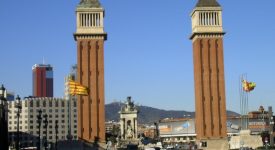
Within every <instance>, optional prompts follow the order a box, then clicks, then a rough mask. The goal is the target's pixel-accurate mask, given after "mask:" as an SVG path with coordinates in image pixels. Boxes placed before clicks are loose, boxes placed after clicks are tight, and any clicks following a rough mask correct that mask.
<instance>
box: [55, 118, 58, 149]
mask: <svg viewBox="0 0 275 150" xmlns="http://www.w3.org/2000/svg"><path fill="white" fill-rule="evenodd" d="M57 140H58V120H55V149H56V150H57Z"/></svg>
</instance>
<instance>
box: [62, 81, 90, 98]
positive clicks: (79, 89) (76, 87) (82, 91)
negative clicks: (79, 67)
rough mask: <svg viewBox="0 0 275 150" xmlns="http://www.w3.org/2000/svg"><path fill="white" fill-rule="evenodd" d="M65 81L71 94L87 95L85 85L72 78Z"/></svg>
mask: <svg viewBox="0 0 275 150" xmlns="http://www.w3.org/2000/svg"><path fill="white" fill-rule="evenodd" d="M67 83H68V86H69V93H70V94H71V95H89V94H88V88H87V87H85V86H83V85H81V84H79V83H77V82H75V81H72V80H69V81H68V82H67Z"/></svg>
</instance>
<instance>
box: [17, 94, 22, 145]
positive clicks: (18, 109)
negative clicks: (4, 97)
mask: <svg viewBox="0 0 275 150" xmlns="http://www.w3.org/2000/svg"><path fill="white" fill-rule="evenodd" d="M15 100H16V103H15V108H17V112H16V116H17V132H16V134H17V136H16V145H15V148H16V150H19V118H20V113H21V110H22V104H21V101H20V100H21V99H20V97H19V95H17V97H16V99H15Z"/></svg>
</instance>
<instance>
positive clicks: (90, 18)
mask: <svg viewBox="0 0 275 150" xmlns="http://www.w3.org/2000/svg"><path fill="white" fill-rule="evenodd" d="M76 15H77V30H76V33H75V34H74V38H75V40H76V41H77V67H78V71H77V74H78V76H77V77H78V78H77V81H78V82H79V83H80V84H82V85H85V86H87V87H88V88H89V95H88V96H79V97H78V118H79V119H78V136H79V139H81V140H83V141H86V142H90V143H91V142H94V141H97V140H98V141H99V142H105V108H104V105H105V102H104V41H105V40H106V39H107V33H105V32H104V25H103V19H104V9H103V7H102V6H101V4H100V3H99V1H98V0H81V2H80V3H79V5H78V6H77V9H76ZM191 17H192V35H191V37H190V39H191V40H192V43H193V60H194V79H195V105H196V133H197V140H200V141H206V142H208V143H209V144H208V145H209V147H213V148H214V147H216V148H218V147H220V148H221V145H223V146H225V147H226V146H227V144H226V137H227V135H226V106H225V105H226V103H225V81H224V63H223V36H224V34H225V33H224V32H223V27H222V9H221V6H220V5H219V3H218V2H217V1H216V0H199V1H198V3H197V5H196V7H195V8H194V10H193V12H192V13H191ZM217 141H219V142H217ZM217 143H222V144H220V145H219V144H217ZM211 145H214V146H211Z"/></svg>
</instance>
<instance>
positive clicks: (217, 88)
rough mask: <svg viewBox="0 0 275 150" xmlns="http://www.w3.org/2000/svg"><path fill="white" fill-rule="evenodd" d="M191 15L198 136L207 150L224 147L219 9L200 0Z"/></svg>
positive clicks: (214, 3)
mask: <svg viewBox="0 0 275 150" xmlns="http://www.w3.org/2000/svg"><path fill="white" fill-rule="evenodd" d="M191 17H192V35H191V37H190V39H191V40H192V43H193V61H194V79H195V105H196V133H197V139H198V140H200V141H205V142H204V143H208V144H204V146H207V147H208V148H209V149H227V148H228V147H227V146H228V144H227V143H226V142H227V139H226V137H227V135H226V129H227V128H226V103H225V81H224V80H225V79H224V60H223V36H224V34H225V33H224V32H223V26H222V8H221V6H220V4H219V3H218V2H217V1H216V0H199V1H198V3H197V5H196V7H195V8H194V10H193V11H192V13H191Z"/></svg>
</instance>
